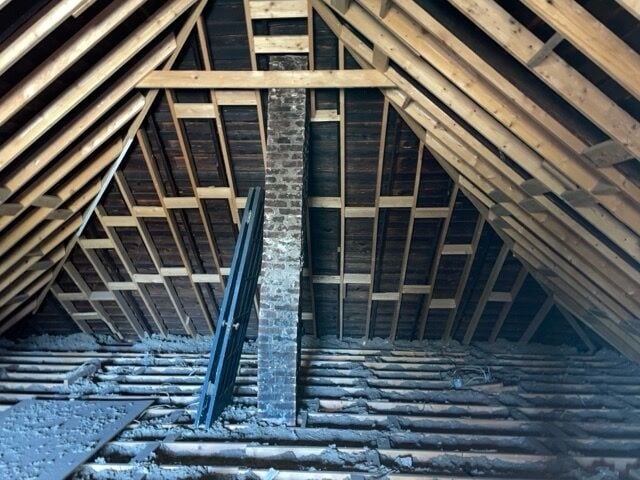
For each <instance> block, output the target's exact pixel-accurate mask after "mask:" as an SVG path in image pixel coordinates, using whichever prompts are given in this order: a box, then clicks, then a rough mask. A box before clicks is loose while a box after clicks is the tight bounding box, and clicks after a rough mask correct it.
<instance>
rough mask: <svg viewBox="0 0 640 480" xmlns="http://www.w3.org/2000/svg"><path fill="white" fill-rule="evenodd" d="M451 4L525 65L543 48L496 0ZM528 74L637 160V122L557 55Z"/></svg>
mask: <svg viewBox="0 0 640 480" xmlns="http://www.w3.org/2000/svg"><path fill="white" fill-rule="evenodd" d="M450 3H451V4H452V5H453V6H455V7H456V8H457V9H458V10H460V12H461V13H462V14H464V15H465V16H466V17H468V18H469V20H471V21H472V22H473V23H475V24H476V25H477V26H478V27H479V28H480V29H482V30H483V31H484V32H485V33H486V34H487V35H488V36H489V37H491V38H492V39H494V40H495V41H496V42H497V43H498V44H499V45H500V46H502V47H503V48H504V49H505V50H506V51H507V52H508V53H510V54H511V55H512V56H513V57H514V58H515V59H516V60H518V61H519V62H521V63H522V64H524V65H525V66H526V65H527V62H528V61H529V59H530V58H531V56H532V55H534V54H535V52H537V51H539V50H540V48H541V47H542V44H543V42H542V41H541V40H539V39H538V38H537V37H536V36H535V35H534V34H533V33H532V32H531V31H530V30H529V29H528V28H527V27H526V26H524V25H522V24H521V23H520V22H518V21H517V20H516V19H514V18H513V17H512V16H511V15H510V14H509V13H508V12H507V11H505V10H504V9H503V8H502V7H500V6H499V5H498V4H497V3H496V2H495V0H482V1H481V2H478V1H477V0H451V2H450ZM531 72H532V73H533V74H535V75H536V76H537V77H538V78H539V79H540V80H541V81H543V82H544V83H546V84H547V85H548V86H549V87H550V88H552V89H553V90H554V91H555V92H557V93H558V94H559V95H560V96H561V97H562V98H564V99H565V100H566V101H567V102H569V104H571V105H572V106H573V107H575V108H576V109H577V110H578V111H579V112H581V113H582V114H583V115H585V116H586V117H587V118H588V119H589V120H591V121H592V122H593V123H594V124H595V125H597V126H598V127H599V128H601V129H602V130H603V131H604V132H606V133H607V134H608V135H610V136H611V138H612V139H614V140H616V141H617V142H618V143H620V144H621V145H622V146H624V147H626V148H627V149H628V150H629V152H631V153H632V154H633V156H635V157H637V158H638V157H640V138H639V136H638V135H637V132H638V129H640V125H639V124H638V122H637V121H636V120H635V119H634V118H633V117H632V116H631V115H629V114H628V113H627V112H625V111H624V110H623V109H622V108H621V107H619V106H618V105H617V104H616V103H615V102H614V101H613V100H611V99H610V98H609V97H608V96H607V95H606V94H605V93H603V92H602V91H601V90H600V89H598V88H597V87H596V86H595V85H593V84H592V83H591V82H590V81H589V80H588V79H587V78H585V77H584V76H583V75H581V74H580V73H579V72H578V71H577V70H575V69H574V68H573V67H571V66H570V65H569V64H568V63H567V62H565V61H564V60H563V59H562V58H561V57H560V56H559V55H557V54H555V53H551V54H549V56H548V57H547V59H546V60H545V61H544V62H543V63H541V64H539V65H536V66H534V67H533V68H531Z"/></svg>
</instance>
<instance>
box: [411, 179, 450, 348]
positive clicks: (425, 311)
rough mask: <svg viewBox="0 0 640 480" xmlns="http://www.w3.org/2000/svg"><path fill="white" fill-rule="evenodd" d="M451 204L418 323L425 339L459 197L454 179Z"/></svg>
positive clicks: (420, 334) (439, 239) (440, 236)
mask: <svg viewBox="0 0 640 480" xmlns="http://www.w3.org/2000/svg"><path fill="white" fill-rule="evenodd" d="M449 195H450V197H449V204H448V205H447V215H446V216H445V218H444V221H443V222H442V225H441V227H440V235H439V236H438V243H437V244H436V250H435V253H434V258H433V263H432V264H431V268H430V270H429V280H428V282H429V285H431V292H430V293H429V295H428V296H426V298H425V299H424V300H423V302H422V309H421V311H420V318H419V320H418V324H417V338H418V339H419V340H424V338H425V333H426V331H427V319H428V317H429V310H430V309H431V307H432V306H435V305H437V303H438V302H437V301H436V302H434V300H435V299H434V298H433V286H434V285H435V284H436V281H437V278H438V269H439V267H440V260H442V251H443V248H444V244H445V240H446V238H447V232H448V231H449V225H450V223H451V217H452V216H453V209H454V208H455V206H456V199H457V198H458V185H457V183H455V181H454V186H453V188H452V189H451V193H450V194H449ZM456 307H457V304H455V303H454V304H453V305H452V308H453V309H455V308H456Z"/></svg>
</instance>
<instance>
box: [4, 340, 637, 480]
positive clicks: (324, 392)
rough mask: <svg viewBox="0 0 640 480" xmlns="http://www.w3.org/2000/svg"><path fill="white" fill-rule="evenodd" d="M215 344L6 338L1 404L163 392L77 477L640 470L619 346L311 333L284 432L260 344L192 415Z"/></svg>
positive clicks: (633, 405) (633, 378)
mask: <svg viewBox="0 0 640 480" xmlns="http://www.w3.org/2000/svg"><path fill="white" fill-rule="evenodd" d="M210 342H211V338H210V337H198V338H195V339H192V338H186V337H179V336H170V337H168V338H159V337H150V338H148V339H146V340H145V341H143V342H139V343H136V344H123V343H119V342H116V341H114V340H112V339H111V338H109V337H92V336H88V335H84V334H77V335H70V336H65V337H56V336H47V335H45V336H40V337H32V338H28V339H25V340H22V341H19V342H11V341H7V340H4V341H3V342H2V343H1V344H0V409H2V410H6V409H8V408H10V407H11V406H12V405H14V404H16V403H18V402H20V401H22V400H25V399H29V398H44V399H68V400H70V401H74V400H77V399H83V400H84V399H91V400H99V399H111V400H113V399H122V398H124V399H151V400H153V404H152V405H151V406H150V407H149V408H147V409H146V410H145V411H144V413H143V414H142V415H141V416H140V417H139V418H138V419H136V420H134V421H132V422H130V423H129V424H128V425H127V426H126V427H125V428H124V429H123V430H122V431H121V432H120V433H119V434H118V435H117V436H115V437H114V438H113V439H112V440H111V441H109V442H107V443H106V444H104V446H102V447H101V448H100V449H99V450H98V451H97V452H96V453H95V455H93V456H92V457H91V458H90V459H89V460H88V461H87V462H85V463H84V464H83V465H82V466H81V467H80V468H79V469H78V470H76V472H75V473H74V477H73V478H78V479H93V478H99V479H120V478H149V479H156V478H160V479H177V478H244V479H254V478H260V479H280V480H282V479H316V478H317V479H360V478H376V479H378V478H389V479H394V478H398V479H400V478H416V479H420V478H422V479H435V478H438V479H449V480H453V479H461V478H483V479H496V478H504V479H506V478H509V479H532V478H558V479H561V478H567V479H590V480H603V479H618V478H620V479H622V478H631V479H637V478H640V462H639V461H638V459H639V458H640V383H639V382H638V378H639V374H640V367H639V366H638V365H636V364H634V363H632V362H629V361H627V360H626V359H624V358H623V357H621V356H620V355H618V354H617V353H614V352H611V351H608V350H605V351H600V352H597V353H595V354H587V353H581V352H578V351H577V350H575V349H573V348H570V347H553V348H549V347H545V346H539V345H529V346H522V345H516V344H510V343H508V342H497V343H495V344H491V345H490V344H483V343H478V344H474V345H473V346H471V347H463V346H461V345H459V344H457V343H455V342H450V343H449V344H447V345H445V344H442V343H438V342H396V343H395V344H393V345H392V344H390V343H388V342H387V341H385V340H382V339H374V340H371V341H367V342H363V341H361V340H349V341H338V340H336V339H335V338H334V339H329V338H321V339H314V338H307V337H305V338H304V339H303V350H302V356H301V368H300V374H299V384H300V398H299V414H298V425H297V426H296V427H287V426H284V425H277V424H273V423H270V422H267V421H264V420H262V419H260V416H259V415H258V413H257V412H256V375H257V369H256V345H255V343H251V342H248V343H246V344H245V349H244V351H243V356H242V360H241V364H240V368H239V371H238V377H237V384H236V390H235V397H234V403H233V404H232V405H230V406H229V407H227V409H226V410H225V411H224V412H223V414H222V415H221V416H220V418H219V419H218V420H217V421H216V422H215V424H214V425H213V427H212V428H210V429H204V428H196V427H194V426H193V420H194V413H195V409H196V406H197V401H198V395H199V390H200V386H201V383H202V380H203V376H204V373H205V369H206V362H207V354H208V351H209V348H210ZM1 461H2V458H1V457H0V462H1ZM22 478H28V472H27V474H25V475H24V476H23V477H22Z"/></svg>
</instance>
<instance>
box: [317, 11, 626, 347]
mask: <svg viewBox="0 0 640 480" xmlns="http://www.w3.org/2000/svg"><path fill="white" fill-rule="evenodd" d="M365 3H366V2H365ZM313 4H314V8H315V9H316V11H317V12H318V13H319V14H320V15H321V16H322V17H323V19H324V20H325V22H327V24H328V25H329V26H330V28H331V29H332V30H333V31H334V33H335V34H336V35H337V36H338V37H339V38H341V39H342V40H343V41H344V42H345V44H346V45H347V47H348V48H349V49H350V51H351V52H352V54H353V55H355V56H356V58H357V59H359V61H360V63H361V65H363V67H364V68H367V67H368V66H370V65H373V54H374V52H373V50H372V49H370V48H369V47H367V46H366V45H365V44H364V43H363V42H361V41H360V40H359V39H358V38H357V37H356V36H355V35H353V34H352V33H351V32H350V31H349V30H348V29H347V28H345V27H344V26H343V24H342V22H341V21H340V20H338V16H337V15H336V14H333V13H331V12H330V10H329V9H328V8H327V6H326V5H325V4H324V3H323V2H320V1H316V0H314V1H313ZM355 8H356V9H357V8H358V7H355ZM353 9H354V7H353V6H351V7H350V10H349V11H351V10H353ZM392 9H393V7H392ZM360 11H361V12H364V10H360ZM338 14H339V12H338ZM345 18H346V19H347V20H348V21H350V22H355V25H354V27H355V28H358V29H360V32H361V33H363V32H362V30H361V28H364V29H365V30H366V28H370V27H371V25H372V23H373V20H370V21H368V23H367V25H366V27H363V26H362V25H360V24H359V23H358V20H354V17H353V15H351V16H350V18H349V15H346V14H345ZM358 18H359V17H358ZM363 18H364V17H363ZM365 36H366V32H365ZM380 38H382V37H380ZM384 38H385V40H386V39H387V38H388V34H387V36H384ZM393 45H394V50H393V51H391V52H389V53H391V54H392V55H393V54H396V55H397V52H398V51H402V49H401V48H400V49H399V48H398V47H399V45H398V44H396V43H394V44H393ZM394 60H396V63H399V64H402V60H400V59H398V58H397V57H396V58H395V59H394ZM414 61H415V60H414ZM385 74H386V75H387V77H389V78H393V79H394V81H395V83H396V85H397V86H398V87H400V91H399V92H398V91H396V90H386V91H385V94H386V95H387V97H391V98H394V97H395V98H396V99H397V100H396V101H395V102H394V103H395V104H396V105H397V106H398V108H401V109H403V110H404V111H405V112H408V113H409V114H410V115H411V116H412V117H413V118H416V123H415V124H414V126H419V125H420V124H424V121H425V116H424V115H425V113H427V111H425V110H424V109H423V108H424V107H423V105H425V104H426V103H430V102H427V101H426V100H427V99H426V98H424V97H423V96H422V95H421V94H420V93H419V92H418V91H417V90H416V89H415V87H412V86H411V85H410V84H408V82H406V81H405V80H404V79H403V78H402V77H401V76H399V75H398V74H397V72H395V71H393V69H388V70H387V71H386V72H385ZM407 92H409V93H407ZM415 102H419V105H417V104H416V103H415ZM430 107H431V108H429V111H430V112H439V110H438V108H437V107H435V105H433V104H432V103H430ZM441 122H442V120H439V121H437V123H434V124H433V125H430V126H429V127H418V128H419V130H421V131H422V132H425V130H424V128H436V131H437V130H442V129H443V124H442V123H441ZM452 126H453V127H454V128H457V129H458V130H457V131H456V134H459V133H461V131H460V130H459V127H458V126H455V124H452ZM449 128H451V127H449ZM425 133H426V132H425ZM442 133H445V132H444V131H443V132H442ZM446 135H448V134H446ZM429 137H431V142H427V144H428V145H429V144H431V145H433V144H434V139H433V135H429ZM466 141H467V142H468V140H466ZM435 142H436V144H439V147H443V146H444V145H442V144H440V141H439V140H436V141H435ZM458 142H459V140H456V142H455V143H456V145H455V147H454V144H452V147H454V150H459V148H460V144H459V143H458ZM478 146H479V145H478ZM464 148H469V147H468V146H465V147H464ZM483 149H484V150H485V151H486V152H487V154H488V155H487V154H485V156H486V158H487V159H488V160H490V159H491V156H492V155H493V154H490V153H489V152H488V151H487V150H486V148H483ZM481 150H482V149H481ZM445 152H447V153H448V155H447V154H445V155H440V157H441V158H442V159H443V161H444V162H445V163H450V162H452V161H453V159H454V158H455V156H454V157H453V158H452V157H451V156H450V155H451V153H452V151H451V150H449V149H448V148H447V149H446V150H443V153H445ZM454 155H455V154H454ZM473 157H474V158H475V159H476V160H474V163H475V164H478V161H477V159H478V158H479V157H478V153H474V154H473ZM480 158H481V157H480ZM489 165H491V163H489V164H488V165H487V166H489ZM493 165H495V166H491V167H490V168H492V169H493V170H494V173H492V174H489V176H488V177H484V179H481V178H479V177H478V180H482V183H485V184H486V180H487V179H492V178H495V177H496V173H497V172H496V171H495V168H496V167H497V166H499V168H500V169H502V170H504V169H505V166H504V165H499V164H495V163H494V164H493ZM456 168H459V166H458V165H456ZM465 170H466V171H467V172H468V173H467V175H471V176H470V177H469V178H474V177H477V173H476V172H474V171H473V170H469V169H468V168H466V167H465ZM517 176H518V175H517V174H516V175H515V177H517ZM498 178H499V177H498ZM504 180H507V178H504ZM476 181H477V180H476ZM494 181H495V180H490V182H489V184H490V183H493V182H494ZM508 183H511V181H509V182H508ZM489 184H487V186H484V187H482V190H483V191H484V192H485V193H482V196H483V198H484V200H485V201H488V200H490V195H492V194H495V192H503V193H507V198H510V197H511V196H512V195H513V194H514V193H515V192H516V191H517V190H514V187H509V189H507V190H505V189H504V187H502V188H498V189H497V190H496V188H495V187H491V186H488V185H489ZM516 189H518V186H516ZM465 190H467V191H468V189H465ZM518 190H519V189H518ZM471 193H472V194H475V195H478V194H479V191H477V189H476V191H475V192H471ZM524 194H525V195H527V196H528V193H527V192H526V191H525V192H524ZM501 201H503V200H502V199H501ZM541 201H542V202H543V203H545V204H546V208H550V211H551V213H552V214H554V215H557V216H558V217H559V219H561V220H562V222H560V223H558V224H556V225H555V227H556V228H562V227H565V228H566V226H567V225H572V226H573V227H574V228H577V231H579V232H580V229H581V228H582V227H581V226H580V225H579V224H576V222H575V220H573V219H570V218H569V217H567V216H566V214H564V213H563V212H561V211H559V210H558V209H557V208H556V207H555V205H553V204H551V203H549V202H548V201H546V200H544V199H541ZM504 205H505V206H507V207H508V208H513V207H514V206H517V205H518V204H517V203H515V204H511V203H506V204H504ZM534 216H535V217H541V215H540V214H539V213H530V212H526V211H524V212H522V214H518V217H521V218H527V217H530V218H531V219H532V220H534V224H535V225H536V227H537V226H538V225H539V226H541V227H542V228H543V229H545V227H546V225H545V224H544V223H543V224H541V223H540V221H541V218H540V219H538V218H535V217H534ZM545 217H547V218H549V217H548V215H545ZM547 218H545V221H546V220H547ZM502 220H503V222H502V223H504V222H507V223H509V222H513V221H515V219H514V217H510V216H509V217H506V218H505V219H502ZM493 223H494V222H492V224H493ZM498 225H501V223H498ZM532 225H533V224H532ZM508 231H509V233H512V232H513V231H512V230H508ZM548 233H550V234H551V235H557V231H556V230H555V228H553V229H552V230H551V231H549V232H548ZM582 233H583V235H584V237H585V240H589V239H590V238H591V237H592V234H591V233H588V232H586V230H582ZM519 238H520V240H521V241H523V240H524V239H525V238H526V237H522V236H520V237H519ZM548 240H550V238H548V239H547V240H544V241H548ZM536 242H537V240H536ZM510 243H513V240H511V241H510ZM593 245H594V248H595V250H596V252H597V255H599V256H600V255H604V256H605V257H607V256H608V258H609V260H608V261H612V262H614V263H615V264H617V265H619V266H620V268H621V273H622V272H625V273H624V275H631V276H632V277H633V276H635V272H634V269H633V267H630V266H628V265H625V262H622V263H620V260H621V259H620V257H618V255H616V254H615V253H613V254H607V248H606V247H604V248H602V247H603V244H602V243H601V242H599V241H596V243H594V244H593ZM560 247H561V244H560V243H556V244H554V248H560ZM520 248H522V247H520ZM527 248H528V249H531V248H533V246H532V245H528V246H527ZM569 258H570V260H569V261H570V262H573V261H574V256H573V254H570V256H569ZM585 260H586V261H587V262H591V261H592V260H591V259H589V258H585ZM527 265H528V266H530V264H529V263H527ZM584 266H585V265H584V264H582V265H581V268H584ZM571 268H573V267H571ZM575 273H577V272H575ZM565 274H569V275H572V276H573V275H574V273H569V272H567V273H565ZM574 278H575V277H574ZM579 278H582V281H583V283H584V280H586V279H585V278H583V277H579ZM587 283H588V282H587ZM634 283H635V282H634ZM611 287H612V289H616V286H615V285H611ZM588 288H590V289H593V288H600V286H595V285H593V284H591V285H590V286H589V287H588ZM618 290H619V289H618ZM609 294H611V290H609V291H608V292H607V293H605V295H609ZM587 295H589V294H587ZM579 296H580V297H582V294H579ZM625 296H626V294H625V293H622V294H621V295H620V297H621V298H624V297H625ZM620 297H617V299H619V298H620ZM596 303H599V302H598V301H597V300H596ZM623 303H625V300H623ZM634 303H635V302H633V301H632V302H631V303H629V304H628V305H629V307H630V308H631V310H632V311H634V309H635V308H637V307H634V306H633V304H634ZM610 307H611V308H613V310H611V309H610ZM598 308H599V310H598V311H600V312H602V313H604V312H605V311H608V313H607V314H605V315H613V316H614V317H616V318H617V319H616V320H615V321H616V322H618V321H619V319H621V318H624V319H627V320H623V321H627V322H628V321H630V320H631V318H632V317H631V316H629V315H628V313H626V312H628V311H625V310H624V309H619V308H618V307H617V306H615V305H613V304H611V302H609V306H603V305H602V304H600V307H598ZM635 311H637V310H635ZM600 332H602V330H600ZM604 336H605V338H607V339H608V340H610V341H613V342H616V340H615V339H614V340H612V338H611V337H610V336H609V337H607V335H606V334H605V335H604ZM633 341H634V340H632V341H631V342H633ZM634 348H635V350H637V347H634ZM626 350H627V352H629V349H628V348H627V349H626Z"/></svg>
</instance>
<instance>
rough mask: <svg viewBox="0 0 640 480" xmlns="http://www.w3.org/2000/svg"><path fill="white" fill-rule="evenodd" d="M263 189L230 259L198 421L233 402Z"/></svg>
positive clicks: (255, 267)
mask: <svg viewBox="0 0 640 480" xmlns="http://www.w3.org/2000/svg"><path fill="white" fill-rule="evenodd" d="M263 215H264V191H263V190H262V189H261V188H260V187H254V188H251V190H250V191H249V196H248V198H247V204H246V208H245V210H244V215H243V216H242V224H241V227H240V234H239V236H238V241H237V242H236V247H235V251H234V253H233V261H232V262H231V271H230V273H229V280H228V283H227V286H226V289H225V293H224V299H223V300H222V307H221V308H220V315H219V316H218V322H217V325H216V333H215V336H214V337H213V342H212V345H211V354H210V356H209V364H208V367H207V374H206V376H205V379H204V384H203V386H202V390H201V392H200V401H199V404H198V412H197V414H196V418H195V425H196V426H197V425H201V424H203V423H204V424H205V425H206V427H207V428H208V427H210V426H211V424H212V423H213V421H214V420H215V419H216V418H217V417H218V415H220V412H222V410H223V409H224V408H225V407H226V406H227V405H229V404H230V403H231V401H232V397H233V387H234V385H235V379H236V374H237V372H238V365H239V363H240V355H241V354H242V345H243V343H244V339H245V335H246V332H247V325H248V324H249V318H250V316H251V307H252V304H253V298H254V295H255V291H256V286H257V284H258V275H259V273H260V265H261V261H262V220H263Z"/></svg>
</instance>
